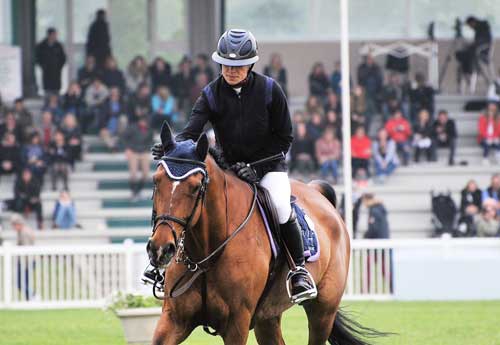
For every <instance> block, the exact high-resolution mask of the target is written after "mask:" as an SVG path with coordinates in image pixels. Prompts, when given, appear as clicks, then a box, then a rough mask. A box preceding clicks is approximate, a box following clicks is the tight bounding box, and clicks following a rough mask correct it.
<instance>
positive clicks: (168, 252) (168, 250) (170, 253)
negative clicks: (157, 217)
mask: <svg viewBox="0 0 500 345" xmlns="http://www.w3.org/2000/svg"><path fill="white" fill-rule="evenodd" d="M165 254H166V255H167V257H169V258H171V257H172V256H174V254H175V245H174V244H173V243H169V244H167V245H166V246H165Z"/></svg>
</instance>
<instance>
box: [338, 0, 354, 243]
mask: <svg viewBox="0 0 500 345" xmlns="http://www.w3.org/2000/svg"><path fill="white" fill-rule="evenodd" d="M348 16H349V11H348V0H340V57H341V65H342V80H341V83H342V132H343V135H342V137H343V151H342V152H343V156H344V157H343V158H344V193H345V203H344V209H345V224H346V225H347V229H348V231H349V235H350V236H351V238H352V176H351V100H350V94H351V89H350V85H349V81H350V80H351V76H350V73H349V18H348Z"/></svg>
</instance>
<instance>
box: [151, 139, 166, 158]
mask: <svg viewBox="0 0 500 345" xmlns="http://www.w3.org/2000/svg"><path fill="white" fill-rule="evenodd" d="M164 153H165V151H164V149H163V145H162V144H161V143H156V144H154V145H153V146H152V147H151V154H152V155H153V158H154V159H155V160H160V159H161V157H163V155H164Z"/></svg>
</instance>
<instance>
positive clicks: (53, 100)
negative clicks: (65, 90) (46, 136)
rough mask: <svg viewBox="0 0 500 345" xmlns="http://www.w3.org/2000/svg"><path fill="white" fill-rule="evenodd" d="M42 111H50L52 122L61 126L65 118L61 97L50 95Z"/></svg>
mask: <svg viewBox="0 0 500 345" xmlns="http://www.w3.org/2000/svg"><path fill="white" fill-rule="evenodd" d="M42 110H43V111H49V112H50V113H51V114H52V121H53V123H54V124H56V125H59V123H61V121H62V118H63V117H64V110H63V107H62V105H61V102H60V100H59V95H55V94H50V95H49V96H48V99H47V103H46V104H45V106H44V107H43V109H42Z"/></svg>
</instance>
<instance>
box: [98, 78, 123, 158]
mask: <svg viewBox="0 0 500 345" xmlns="http://www.w3.org/2000/svg"><path fill="white" fill-rule="evenodd" d="M101 116H102V117H101V119H100V120H99V135H100V136H101V138H102V140H103V141H104V143H105V144H106V146H107V147H108V149H110V150H112V151H114V150H116V144H117V141H118V137H119V135H120V133H121V131H123V128H124V127H125V126H126V121H127V116H126V109H125V105H124V104H123V102H122V99H121V95H120V89H119V88H118V87H115V86H113V87H112V88H111V89H110V92H109V97H108V99H107V100H106V102H104V105H103V109H102V112H101Z"/></svg>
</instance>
